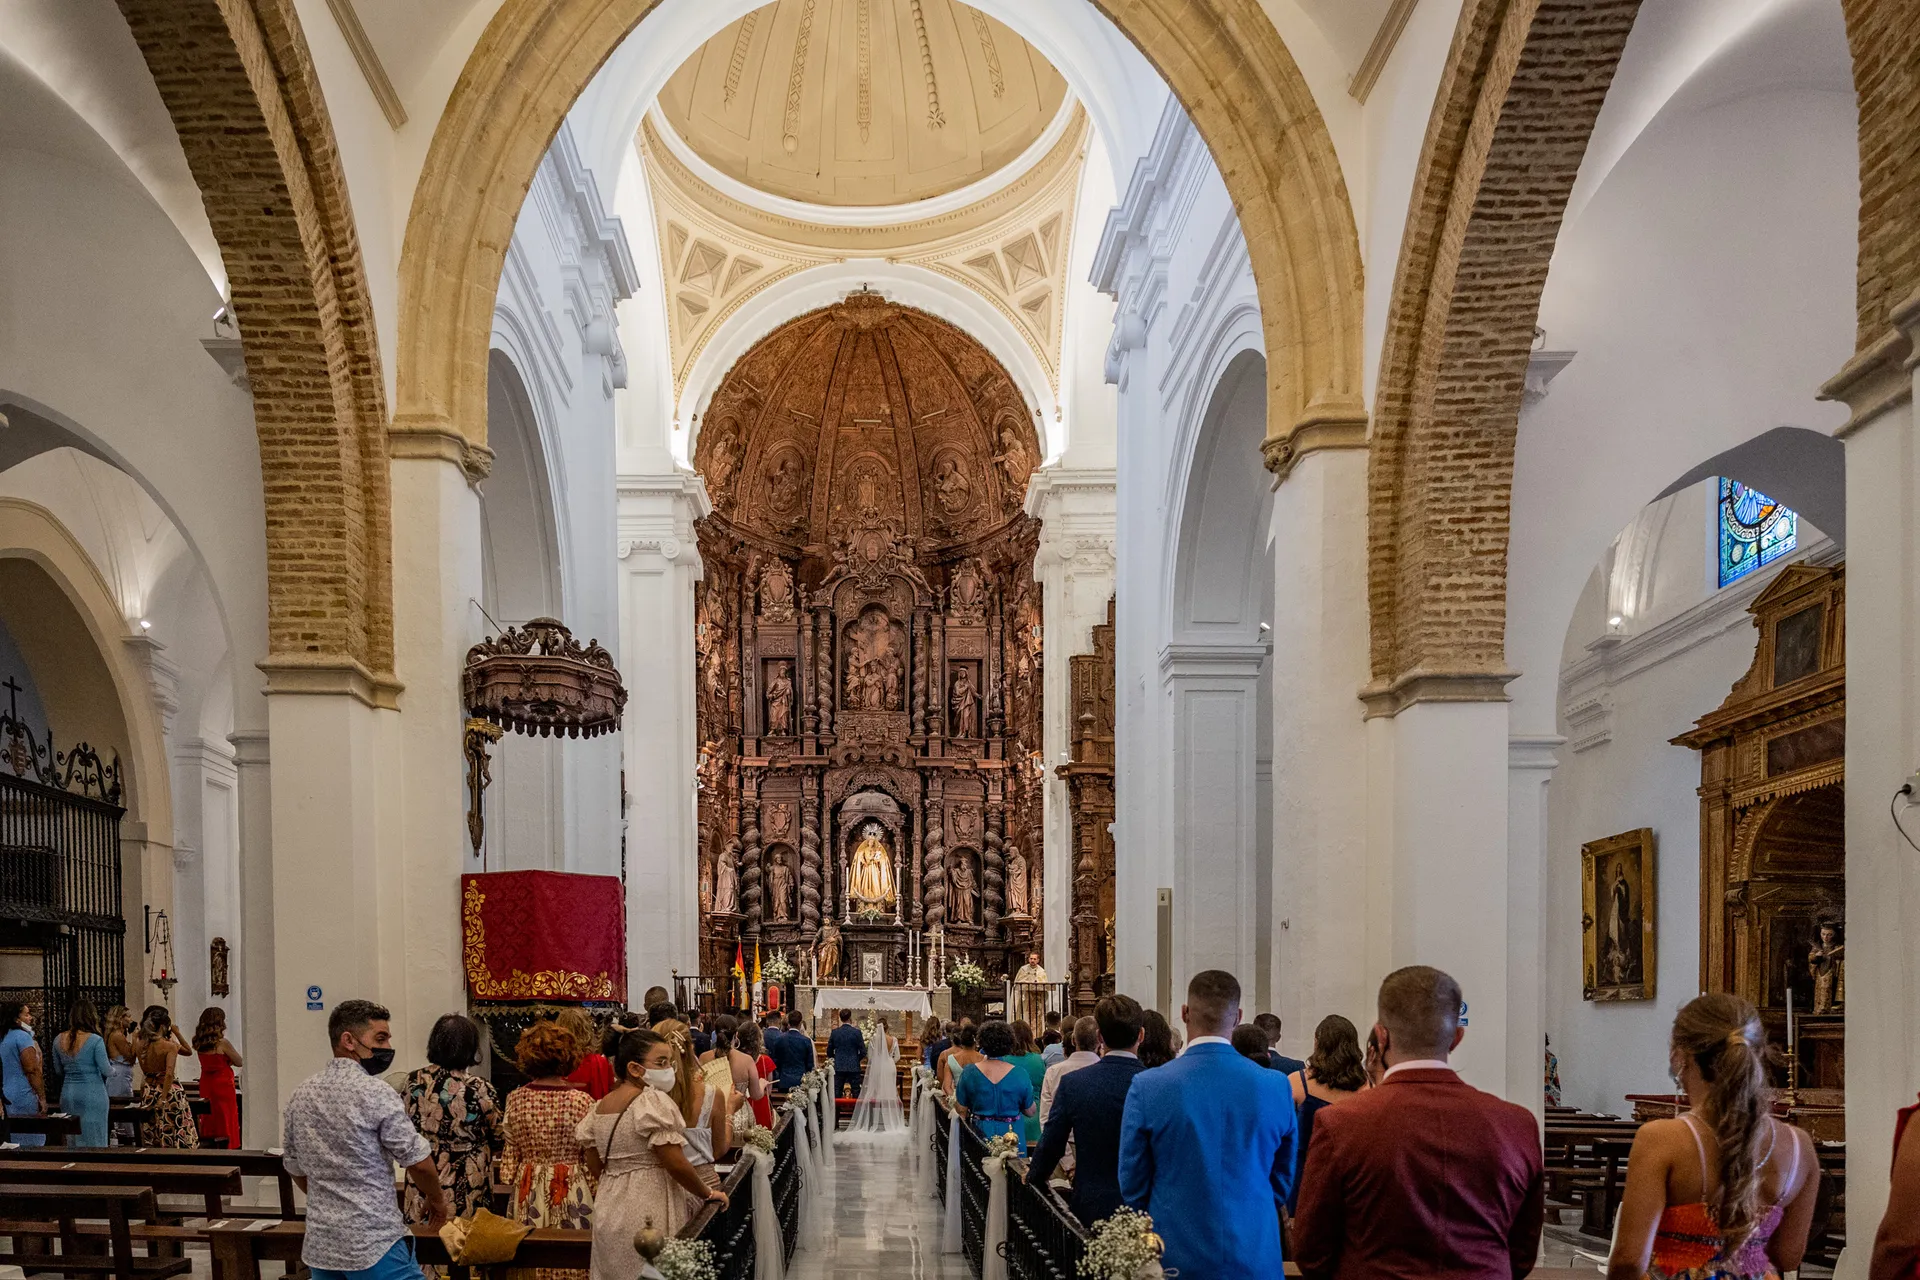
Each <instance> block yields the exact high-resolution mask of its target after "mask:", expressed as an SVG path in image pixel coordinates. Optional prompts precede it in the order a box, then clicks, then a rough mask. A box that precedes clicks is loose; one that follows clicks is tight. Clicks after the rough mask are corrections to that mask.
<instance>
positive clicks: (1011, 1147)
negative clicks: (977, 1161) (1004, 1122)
mask: <svg viewBox="0 0 1920 1280" xmlns="http://www.w3.org/2000/svg"><path fill="white" fill-rule="evenodd" d="M1019 1154H1020V1137H1019V1135H1018V1134H1015V1133H1013V1132H1011V1131H1009V1132H1007V1133H996V1134H994V1135H993V1137H991V1138H989V1139H987V1156H986V1158H987V1159H989V1160H1005V1159H1007V1158H1008V1157H1009V1156H1017V1155H1019Z"/></svg>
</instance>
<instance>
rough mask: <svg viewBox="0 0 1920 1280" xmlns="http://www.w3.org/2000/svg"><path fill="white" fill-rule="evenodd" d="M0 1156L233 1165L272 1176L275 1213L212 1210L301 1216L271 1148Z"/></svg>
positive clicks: (9, 1155)
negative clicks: (276, 1203)
mask: <svg viewBox="0 0 1920 1280" xmlns="http://www.w3.org/2000/svg"><path fill="white" fill-rule="evenodd" d="M0 1158H4V1159H6V1160H12V1161H30V1162H33V1163H41V1162H50V1163H55V1164H60V1163H71V1164H141V1165H146V1164H178V1165H196V1166H205V1167H209V1168H219V1169H225V1168H234V1169H238V1170H239V1171H240V1176H241V1177H243V1178H272V1179H273V1180H274V1181H275V1182H276V1183H277V1184H278V1186H279V1191H280V1206H279V1210H278V1212H277V1213H274V1212H269V1211H268V1210H266V1209H265V1208H264V1207H262V1208H258V1209H242V1208H239V1207H236V1206H231V1205H229V1206H226V1207H224V1208H221V1209H218V1210H215V1211H214V1212H216V1213H217V1214H223V1215H225V1216H226V1217H230V1218H235V1217H239V1218H246V1217H261V1218H272V1217H280V1218H299V1217H301V1216H303V1215H302V1214H301V1212H300V1210H299V1208H298V1206H297V1205H296V1204H295V1203H294V1196H293V1175H292V1174H290V1173H288V1172H287V1169H286V1162H285V1161H284V1160H283V1159H282V1158H281V1157H280V1156H279V1155H277V1154H275V1153H274V1152H271V1151H221V1150H211V1149H206V1148H195V1149H192V1150H185V1151H183V1150H181V1149H179V1148H177V1147H64V1148H61V1147H22V1148H21V1149H20V1150H18V1151H8V1152H6V1153H5V1154H4V1156H3V1157H0Z"/></svg>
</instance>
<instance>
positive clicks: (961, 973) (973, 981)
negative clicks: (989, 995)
mask: <svg viewBox="0 0 1920 1280" xmlns="http://www.w3.org/2000/svg"><path fill="white" fill-rule="evenodd" d="M947 985H948V986H950V987H952V988H953V989H954V990H955V991H958V992H959V993H960V994H961V995H963V996H964V995H970V994H972V993H973V992H975V991H984V990H986V986H987V971H986V970H985V969H982V968H981V967H980V966H979V965H977V964H975V963H974V962H973V961H971V960H962V961H961V962H960V963H959V964H956V965H955V966H953V968H951V969H949V970H947Z"/></svg>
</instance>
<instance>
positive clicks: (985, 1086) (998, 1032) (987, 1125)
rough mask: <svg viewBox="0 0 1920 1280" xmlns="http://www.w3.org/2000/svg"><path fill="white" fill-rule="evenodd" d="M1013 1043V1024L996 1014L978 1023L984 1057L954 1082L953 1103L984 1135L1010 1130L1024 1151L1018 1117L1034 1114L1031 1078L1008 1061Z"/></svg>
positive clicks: (1025, 1148) (1024, 1146) (1022, 1131)
mask: <svg viewBox="0 0 1920 1280" xmlns="http://www.w3.org/2000/svg"><path fill="white" fill-rule="evenodd" d="M1014 1048H1015V1044H1014V1038H1013V1028H1012V1027H1010V1026H1008V1025H1007V1024H1006V1023H1005V1022H1003V1021H1001V1020H1000V1019H998V1018H996V1019H994V1020H993V1021H992V1022H988V1023H984V1024H982V1025H981V1027H980V1052H981V1053H982V1054H984V1055H986V1061H984V1062H975V1063H972V1064H970V1065H969V1066H968V1067H967V1069H966V1070H964V1071H962V1072H961V1073H960V1079H959V1080H958V1081H957V1082H955V1084H954V1086H953V1101H954V1105H955V1106H956V1107H958V1108H959V1111H960V1114H961V1115H963V1116H968V1117H970V1118H971V1119H972V1120H973V1123H974V1126H975V1127H976V1128H978V1129H979V1130H980V1136H981V1137H983V1138H989V1139H991V1138H995V1137H998V1136H999V1135H1000V1134H1003V1133H1011V1134H1013V1135H1014V1136H1015V1137H1016V1138H1018V1139H1019V1140H1020V1154H1021V1155H1023V1156H1024V1155H1026V1154H1027V1135H1026V1133H1025V1132H1024V1130H1023V1126H1022V1124H1021V1121H1022V1120H1023V1119H1024V1118H1025V1117H1027V1116H1030V1115H1032V1114H1033V1109H1034V1097H1033V1081H1032V1080H1031V1079H1029V1078H1028V1076H1027V1073H1026V1072H1025V1071H1022V1070H1021V1069H1020V1067H1019V1066H1018V1064H1016V1063H1013V1062H1009V1061H1008V1059H1009V1058H1011V1057H1012V1056H1013V1052H1014Z"/></svg>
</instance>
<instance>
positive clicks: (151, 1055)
mask: <svg viewBox="0 0 1920 1280" xmlns="http://www.w3.org/2000/svg"><path fill="white" fill-rule="evenodd" d="M192 1053H193V1046H192V1045H190V1044H188V1043H187V1039H186V1036H184V1035H183V1034H181V1031H180V1028H179V1027H176V1026H174V1025H173V1015H172V1014H170V1013H168V1012H167V1006H165V1005H163V1004H150V1005H148V1006H147V1011H146V1012H145V1013H144V1014H142V1015H141V1017H140V1030H139V1031H138V1032H137V1033H136V1034H135V1035H134V1038H133V1056H134V1061H136V1062H138V1063H139V1064H140V1074H141V1077H142V1078H143V1079H144V1080H145V1081H146V1083H144V1084H142V1085H141V1086H140V1096H139V1099H138V1102H139V1105H140V1106H143V1107H146V1108H148V1109H149V1110H150V1111H151V1112H152V1114H153V1119H152V1120H150V1121H149V1122H147V1123H146V1124H143V1125H141V1126H140V1145H141V1146H143V1147H175V1148H178V1149H182V1150H185V1149H189V1148H193V1147H197V1146H199V1145H200V1130H199V1129H198V1128H196V1127H195V1126H194V1123H193V1105H192V1104H191V1103H189V1102H188V1101H187V1091H186V1089H185V1088H184V1087H182V1085H181V1084H180V1082H179V1081H178V1080H176V1079H174V1075H173V1071H174V1064H175V1063H176V1062H178V1061H179V1060H180V1059H181V1058H184V1057H187V1056H189V1055H190V1054H192Z"/></svg>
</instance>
